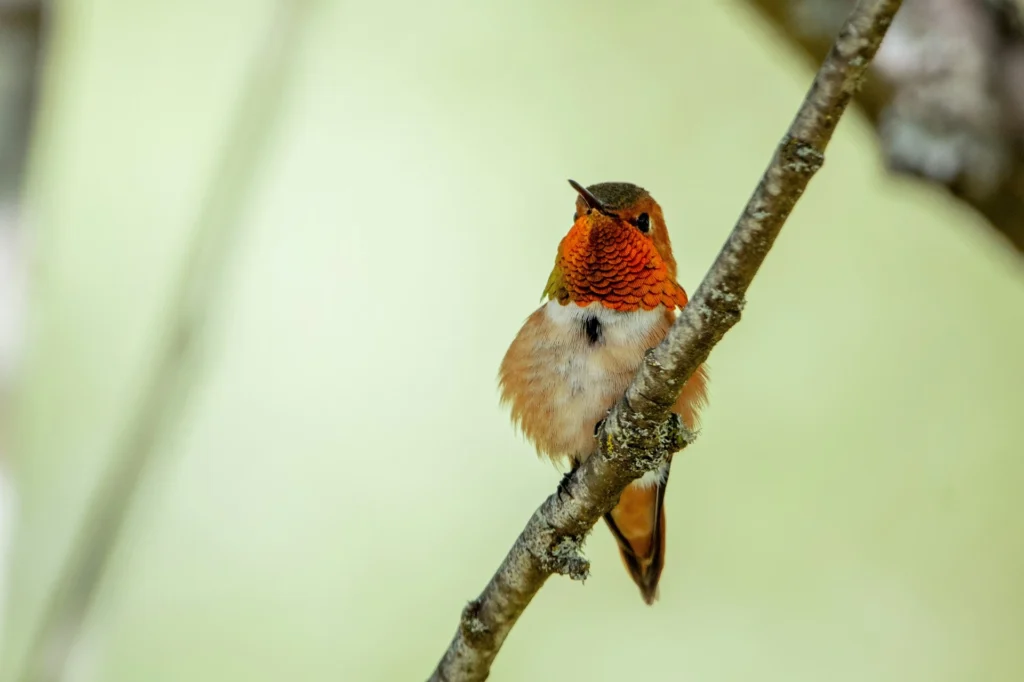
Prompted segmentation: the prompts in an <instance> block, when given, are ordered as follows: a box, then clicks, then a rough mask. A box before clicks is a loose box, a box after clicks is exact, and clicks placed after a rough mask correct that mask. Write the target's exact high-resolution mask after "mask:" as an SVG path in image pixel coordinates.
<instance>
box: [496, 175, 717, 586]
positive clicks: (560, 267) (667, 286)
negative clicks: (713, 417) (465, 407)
mask: <svg viewBox="0 0 1024 682" xmlns="http://www.w3.org/2000/svg"><path fill="white" fill-rule="evenodd" d="M569 184H570V185H572V187H573V189H575V190H576V192H577V193H578V195H579V196H578V197H577V199H576V213H575V215H573V225H572V227H571V228H570V229H569V233H568V234H567V235H566V236H565V238H564V239H562V241H561V243H560V244H559V245H558V253H557V255H556V256H555V267H554V270H552V272H551V276H550V277H549V278H548V283H547V286H546V287H545V288H544V293H543V296H542V299H546V300H545V302H544V304H543V305H542V306H541V307H540V308H539V309H537V310H536V311H535V312H534V313H533V314H532V315H530V317H529V318H528V319H527V320H526V323H525V324H524V325H523V328H522V329H521V330H520V331H519V334H518V335H517V336H516V338H515V340H514V341H513V342H512V345H511V346H510V347H509V349H508V352H507V353H506V354H505V359H504V360H502V363H501V370H500V372H499V382H500V387H501V402H502V404H508V405H511V408H512V421H513V422H514V423H515V424H516V425H517V426H518V427H519V428H520V429H521V430H522V431H523V433H524V434H525V435H526V437H527V438H528V439H529V440H530V441H532V442H533V444H534V446H535V447H536V448H537V451H538V452H539V453H540V454H541V455H544V456H546V457H548V458H550V459H551V460H552V461H554V462H555V463H561V464H564V465H567V466H569V467H570V468H571V469H575V468H576V467H578V466H579V464H580V463H581V462H583V461H584V460H585V459H586V458H587V456H589V455H590V453H591V452H593V451H594V450H595V449H596V448H597V443H596V441H595V439H594V433H595V430H596V428H597V426H598V423H599V422H600V421H601V420H602V419H604V417H605V415H606V414H607V412H608V410H610V409H611V408H612V406H613V405H614V404H615V403H616V402H617V401H618V400H619V399H620V398H621V397H622V395H623V394H624V393H625V391H626V388H627V386H629V383H630V382H631V381H632V380H633V376H634V375H635V374H636V371H637V368H638V367H639V366H640V363H641V361H642V360H643V356H644V352H645V351H647V349H649V348H653V347H654V346H656V345H658V344H659V343H660V342H661V340H662V339H664V338H665V335H666V334H667V333H668V330H669V328H670V327H671V326H672V323H673V322H674V320H675V318H676V315H677V314H678V311H679V310H681V309H682V308H683V306H685V305H686V301H687V298H686V292H685V291H684V290H683V287H681V286H679V283H678V282H676V261H675V258H673V256H672V245H671V243H670V242H669V236H668V228H666V227H665V218H664V217H663V215H662V212H661V207H660V206H659V205H658V203H657V202H656V201H655V200H654V198H653V197H651V195H650V194H648V193H647V191H646V190H644V189H643V188H641V187H637V186H636V185H632V184H630V183H626V182H604V183H601V184H597V185H591V186H590V187H586V188H584V187H582V186H581V185H579V184H578V183H576V182H575V181H573V180H570V181H569ZM706 382H707V374H706V373H705V370H704V368H703V367H700V368H699V369H698V370H697V372H696V373H694V375H693V376H692V377H691V378H690V380H689V381H687V383H686V385H685V386H684V387H683V391H682V394H681V395H680V396H679V400H678V401H677V402H676V404H675V405H674V407H673V411H674V412H676V413H678V414H679V416H680V417H681V418H682V421H683V423H684V424H685V425H686V426H687V427H688V428H690V429H696V428H697V420H698V412H699V410H700V409H701V408H702V407H703V406H704V405H705V403H706V392H705V385H706ZM670 466H671V460H669V461H667V462H666V463H665V464H664V465H662V467H661V468H660V469H658V470H656V471H653V472H650V473H648V474H646V475H644V476H642V477H640V478H639V479H637V480H636V481H634V482H633V483H631V484H630V485H629V486H628V487H627V488H626V489H625V491H623V493H622V497H620V498H619V502H618V504H617V505H616V506H615V508H614V509H612V510H611V512H609V513H608V514H606V515H605V521H606V522H607V523H608V527H609V528H610V529H611V531H612V535H614V536H615V539H616V541H617V542H618V544H619V551H620V553H621V554H622V560H623V563H625V565H626V570H628V571H629V574H630V576H631V577H632V578H633V581H634V582H635V583H636V584H637V587H639V588H640V594H641V595H642V596H643V599H644V601H645V602H647V603H648V604H652V603H654V600H655V599H657V596H658V580H659V578H660V577H661V571H662V568H663V567H664V565H665V509H664V500H665V486H666V485H667V484H668V475H669V468H670Z"/></svg>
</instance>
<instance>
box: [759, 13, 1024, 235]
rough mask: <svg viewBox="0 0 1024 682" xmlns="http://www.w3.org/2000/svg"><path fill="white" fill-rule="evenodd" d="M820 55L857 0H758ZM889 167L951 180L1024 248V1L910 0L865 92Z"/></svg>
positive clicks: (861, 99)
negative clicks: (854, 0)
mask: <svg viewBox="0 0 1024 682" xmlns="http://www.w3.org/2000/svg"><path fill="white" fill-rule="evenodd" d="M749 2H750V4H751V5H752V6H753V7H756V8H757V9H758V10H760V11H761V13H762V14H763V15H764V16H766V17H768V19H769V20H770V21H771V22H772V23H773V24H774V25H775V26H776V27H777V28H778V30H779V31H781V32H782V33H783V34H784V35H785V36H786V37H787V38H788V39H790V40H791V41H793V43H795V44H796V45H799V47H800V48H802V49H803V51H805V52H806V53H807V55H808V56H809V57H810V58H811V59H812V60H815V61H817V60H820V59H821V58H822V57H823V56H824V55H825V52H826V51H827V50H828V46H829V44H830V41H831V37H832V36H833V35H835V32H836V30H837V29H838V27H839V25H840V24H841V23H842V20H843V17H845V16H846V13H847V12H848V11H849V9H850V7H852V5H853V0H749ZM857 103H858V104H859V105H860V106H861V108H862V109H863V110H864V112H865V113H866V114H867V116H868V117H869V119H870V120H871V121H872V123H873V124H874V126H875V128H876V130H877V133H878V139H879V144H880V146H881V149H882V153H883V154H884V157H885V160H886V163H887V164H888V166H889V168H890V169H891V170H892V171H894V172H897V173H902V174H906V175H912V176H917V177H919V178H922V179H923V180H925V181H927V182H930V183H932V184H934V185H936V186H938V187H944V188H946V189H948V190H949V191H950V192H952V193H953V194H954V195H955V196H957V197H959V198H960V199H961V200H962V201H964V202H965V203H966V204H968V205H970V206H972V207H973V208H974V209H976V210H977V211H978V212H980V213H981V214H982V215H983V216H984V217H985V218H986V219H987V221H988V222H989V223H990V224H991V225H992V227H993V228H994V229H995V230H996V231H997V232H998V233H1000V234H1001V235H1002V237H1003V238H1004V239H1006V240H1007V241H1008V242H1009V243H1010V244H1011V245H1012V246H1013V247H1014V248H1015V249H1016V250H1017V251H1018V252H1019V253H1021V255H1024V1H1022V0H907V2H906V4H905V6H904V9H903V10H902V11H901V12H900V15H899V18H898V19H897V21H896V23H895V24H894V25H893V27H892V30H891V31H890V32H889V35H888V37H887V38H886V40H885V42H884V43H883V44H882V48H881V49H880V50H879V52H878V57H877V58H876V59H875V63H874V66H873V68H872V74H871V77H870V78H869V79H868V82H867V84H866V86H865V87H864V89H863V90H862V91H861V93H860V94H859V95H858V97H857Z"/></svg>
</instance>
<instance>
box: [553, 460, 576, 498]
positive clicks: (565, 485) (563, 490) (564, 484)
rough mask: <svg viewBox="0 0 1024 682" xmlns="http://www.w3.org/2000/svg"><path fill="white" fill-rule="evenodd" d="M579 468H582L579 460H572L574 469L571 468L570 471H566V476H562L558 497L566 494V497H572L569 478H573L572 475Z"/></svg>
mask: <svg viewBox="0 0 1024 682" xmlns="http://www.w3.org/2000/svg"><path fill="white" fill-rule="evenodd" d="M579 468H580V463H579V462H577V461H576V460H573V461H572V469H569V471H567V472H566V473H565V476H562V480H561V481H559V482H558V499H559V500H561V499H562V495H565V496H566V497H568V498H570V499H572V493H570V492H569V479H571V478H572V475H573V474H575V473H576V470H577V469H579Z"/></svg>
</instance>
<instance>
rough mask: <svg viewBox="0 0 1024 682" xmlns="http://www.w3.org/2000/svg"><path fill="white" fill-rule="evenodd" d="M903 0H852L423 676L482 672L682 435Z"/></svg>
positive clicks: (450, 679) (685, 437) (447, 679)
mask: <svg viewBox="0 0 1024 682" xmlns="http://www.w3.org/2000/svg"><path fill="white" fill-rule="evenodd" d="M901 1H902V0H861V1H860V2H859V3H858V4H857V7H856V8H855V9H854V11H853V13H852V14H851V15H850V17H849V18H848V19H847V21H846V23H845V25H844V26H843V28H842V30H841V31H840V33H839V37H838V38H837V39H836V42H835V44H834V46H833V47H832V49H831V51H830V52H829V53H828V56H827V58H826V59H825V62H824V64H822V67H821V69H820V70H819V71H818V75H817V77H816V78H815V80H814V84H813V85H812V86H811V89H810V91H809V92H808V93H807V97H806V98H805V99H804V102H803V105H802V106H801V107H800V110H799V112H797V115H796V118H795V120H794V121H793V123H792V125H791V126H790V128H789V131H788V132H787V133H786V135H785V137H784V138H783V139H782V142H781V143H780V144H779V147H778V149H777V150H776V152H775V156H774V158H773V159H772V161H771V164H770V165H769V166H768V169H767V170H766V171H765V173H764V175H763V176H762V178H761V182H760V184H759V185H758V186H757V189H756V190H755V191H754V194H753V196H752V197H751V198H750V201H749V202H748V203H747V206H746V209H745V210H744V211H743V215H742V216H740V219H739V221H738V222H737V223H736V226H735V227H734V228H733V230H732V233H731V234H730V236H729V239H728V241H726V243H725V246H724V247H723V248H722V251H721V252H720V253H719V254H718V257H717V258H716V259H715V262H714V264H713V265H712V266H711V269H710V271H709V272H708V274H707V275H706V276H705V277H704V281H703V282H701V285H700V287H698V289H697V291H696V294H695V295H694V297H693V299H692V300H691V301H690V303H689V305H687V306H686V307H685V308H684V309H683V311H682V313H681V314H680V316H679V318H678V319H677V320H676V323H675V325H674V326H673V327H672V329H671V330H670V331H669V333H668V335H667V337H666V338H665V340H664V341H663V342H662V343H661V344H660V345H659V346H658V347H656V348H654V349H652V350H650V351H648V352H647V354H646V356H645V358H644V362H643V364H642V365H641V367H640V369H639V371H638V372H637V375H636V377H635V378H634V380H633V383H632V384H631V385H630V387H629V388H628V389H627V391H626V394H625V396H623V398H622V399H621V400H620V401H619V402H618V404H616V405H615V407H614V408H612V410H611V412H610V413H609V415H608V418H607V419H606V420H605V422H604V424H603V425H602V426H601V428H600V429H599V430H598V434H597V440H598V443H599V447H598V449H597V451H596V452H595V453H594V454H593V455H592V456H590V457H588V458H587V460H586V461H585V462H584V463H583V464H582V465H581V466H580V467H579V468H578V469H577V470H576V472H575V473H574V474H573V475H572V476H571V477H570V479H569V481H568V483H567V485H566V487H565V492H564V493H558V492H556V493H555V494H553V495H551V496H550V497H548V498H547V499H546V500H545V501H544V503H543V504H542V505H541V506H540V507H539V508H538V509H537V511H535V512H534V514H533V516H532V517H531V518H530V520H529V521H528V522H527V524H526V528H525V529H524V530H523V532H522V533H521V534H520V535H519V537H518V538H517V539H516V541H515V544H514V545H513V546H512V549H511V550H510V551H509V553H508V555H507V556H506V557H505V560H504V561H503V562H502V563H501V566H500V567H499V568H498V571H497V573H495V574H494V577H493V578H491V581H490V582H489V583H488V584H487V586H486V587H485V588H484V590H483V592H482V593H481V594H480V596H479V597H477V598H476V599H475V600H473V601H472V602H470V603H469V604H468V605H467V606H466V608H465V609H464V610H463V612H462V618H461V620H460V622H459V627H458V630H457V631H456V632H455V636H454V638H453V639H452V641H451V644H450V645H449V647H448V650H447V651H446V652H445V654H444V656H443V657H442V659H441V661H440V662H439V663H438V665H437V668H436V669H435V670H434V673H433V675H432V676H431V677H430V680H431V681H433V682H474V681H479V680H485V679H486V678H487V676H488V674H489V672H490V668H491V664H492V663H493V661H494V658H495V656H497V654H498V651H499V649H500V648H501V645H502V643H503V642H504V641H505V638H506V637H507V636H508V633H509V631H510V630H511V629H512V626H514V625H515V623H516V620H517V619H518V618H519V616H520V615H521V614H522V613H523V611H524V610H525V609H526V607H527V605H529V603H530V600H531V599H533V596H534V595H535V594H536V593H537V591H538V590H540V588H541V586H542V585H543V584H544V581H545V580H547V578H548V576H550V575H552V574H553V573H560V574H563V575H568V576H569V577H571V578H573V579H577V580H579V579H583V578H585V577H586V576H587V573H588V570H589V565H588V563H587V560H586V559H585V558H584V557H583V556H582V555H581V554H580V546H581V544H582V542H583V540H584V538H585V537H586V535H587V533H589V532H590V530H591V528H593V526H594V524H596V523H597V521H598V520H599V519H600V518H601V517H602V516H603V515H604V514H605V513H606V512H607V511H609V510H610V509H611V508H612V507H613V506H614V505H615V503H616V502H617V501H618V498H619V496H620V495H621V494H622V491H623V489H624V488H625V487H626V486H627V485H628V484H629V483H630V482H631V481H633V480H635V479H636V478H638V477H639V476H641V475H642V474H644V473H645V472H647V471H650V470H652V469H654V468H655V467H657V466H658V465H660V464H661V463H662V462H663V461H664V460H665V458H666V457H668V456H670V455H671V454H672V453H674V452H676V451H678V450H680V449H682V448H683V447H684V446H685V445H686V444H687V443H688V442H690V441H691V440H692V434H690V433H688V432H687V431H686V430H685V429H684V428H683V427H682V425H681V423H680V422H679V419H678V417H676V416H675V415H672V414H671V412H670V410H671V406H672V405H673V403H674V402H675V400H676V399H677V398H678V397H679V394H680V391H681V390H682V387H683V384H684V383H685V382H686V380H687V379H689V378H690V376H691V375H692V374H693V373H694V371H696V369H697V367H698V366H699V365H700V364H701V363H703V362H704V360H706V359H707V357H708V354H709V353H710V352H711V349H712V348H713V347H714V345H715V344H716V343H718V341H719V340H720V339H721V338H722V336H723V335H724V334H725V333H726V332H727V331H728V330H729V329H730V328H731V327H732V326H733V325H734V324H736V322H738V321H739V318H740V312H741V310H742V309H743V302H744V295H745V293H746V291H747V288H748V287H749V286H750V283H751V281H752V280H753V279H754V275H755V274H756V273H757V271H758V269H759V268H760V266H761V263H762V262H763V261H764V258H765V256H766V255H767V254H768V250H769V249H770V248H771V246H772V243H773V242H774V241H775V238H776V236H777V235H778V234H779V230H780V229H781V228H782V225H783V223H785V221H786V219H787V218H788V217H789V214H790V212H791V211H792V210H793V206H794V205H795V204H796V202H797V200H798V199H799V198H800V195H801V194H803V191H804V189H805V188H806V187H807V183H808V182H809V181H810V179H811V177H812V176H813V175H814V173H815V172H816V171H817V170H818V169H819V168H820V167H821V165H822V163H823V162H824V158H825V156H824V152H825V147H826V146H827V145H828V142H829V140H830V139H831V137H832V133H833V131H834V130H835V126H836V123H838V121H839V118H840V117H841V116H842V114H843V112H844V111H845V109H846V106H847V104H849V102H850V99H851V97H852V95H853V93H854V92H855V91H856V89H857V88H858V86H859V85H860V83H861V80H862V79H863V77H864V73H865V71H866V69H867V67H868V64H869V63H870V62H871V60H872V58H874V56H875V52H876V51H877V50H878V46H879V44H880V43H881V41H882V37H883V36H884V35H885V32H886V30H887V29H888V27H889V24H890V23H891V22H892V19H893V17H894V16H895V14H896V11H897V10H898V9H899V7H900V5H901Z"/></svg>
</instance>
